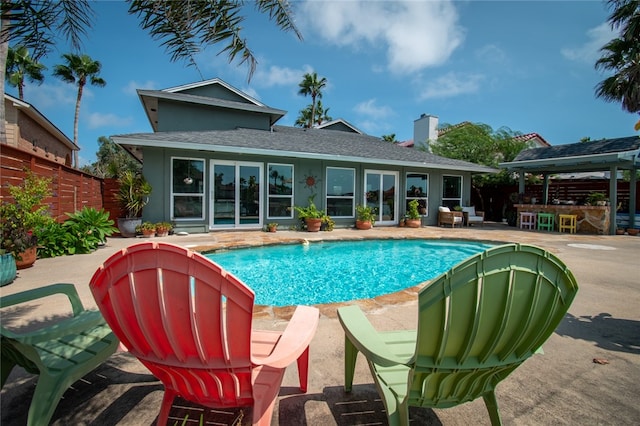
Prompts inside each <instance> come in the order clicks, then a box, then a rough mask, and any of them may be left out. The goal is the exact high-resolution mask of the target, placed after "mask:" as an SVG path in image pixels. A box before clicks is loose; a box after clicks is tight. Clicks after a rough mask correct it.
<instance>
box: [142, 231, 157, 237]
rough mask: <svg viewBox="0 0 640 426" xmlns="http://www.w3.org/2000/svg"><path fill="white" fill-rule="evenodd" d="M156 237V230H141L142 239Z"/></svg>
mask: <svg viewBox="0 0 640 426" xmlns="http://www.w3.org/2000/svg"><path fill="white" fill-rule="evenodd" d="M155 236H156V230H155V229H153V230H151V229H143V230H142V237H143V238H151V237H155Z"/></svg>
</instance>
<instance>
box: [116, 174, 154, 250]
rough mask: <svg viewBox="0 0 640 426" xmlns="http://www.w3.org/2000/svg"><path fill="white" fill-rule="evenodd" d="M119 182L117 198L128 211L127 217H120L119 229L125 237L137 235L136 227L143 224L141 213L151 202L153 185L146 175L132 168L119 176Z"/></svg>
mask: <svg viewBox="0 0 640 426" xmlns="http://www.w3.org/2000/svg"><path fill="white" fill-rule="evenodd" d="M118 184H120V189H119V190H118V192H117V193H116V195H115V198H116V201H118V203H120V206H121V207H122V209H123V210H124V211H125V212H126V216H125V217H123V218H122V217H121V218H118V229H119V230H120V234H121V235H122V236H123V237H135V235H136V232H135V230H136V227H137V226H140V225H141V224H142V218H141V217H140V213H141V212H142V208H143V207H144V206H146V205H147V203H148V202H149V194H151V185H150V184H149V182H147V180H146V179H145V178H144V176H142V175H141V174H138V173H134V172H132V171H130V170H127V171H125V172H124V173H123V174H122V176H120V177H119V178H118Z"/></svg>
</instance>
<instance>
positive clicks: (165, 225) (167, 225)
mask: <svg viewBox="0 0 640 426" xmlns="http://www.w3.org/2000/svg"><path fill="white" fill-rule="evenodd" d="M172 229H173V225H172V224H171V223H169V222H158V223H156V231H158V232H160V230H164V231H171V230H172Z"/></svg>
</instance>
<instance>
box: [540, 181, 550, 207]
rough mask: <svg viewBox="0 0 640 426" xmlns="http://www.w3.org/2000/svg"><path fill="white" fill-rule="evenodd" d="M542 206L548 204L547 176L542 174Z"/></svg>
mask: <svg viewBox="0 0 640 426" xmlns="http://www.w3.org/2000/svg"><path fill="white" fill-rule="evenodd" d="M542 204H543V205H545V206H546V205H547V204H549V174H548V173H544V174H543V175H542Z"/></svg>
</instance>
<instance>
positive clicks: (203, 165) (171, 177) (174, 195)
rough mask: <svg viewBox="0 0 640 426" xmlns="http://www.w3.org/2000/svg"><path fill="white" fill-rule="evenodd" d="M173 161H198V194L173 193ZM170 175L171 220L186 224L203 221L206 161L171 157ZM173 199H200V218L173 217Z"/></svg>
mask: <svg viewBox="0 0 640 426" xmlns="http://www.w3.org/2000/svg"><path fill="white" fill-rule="evenodd" d="M174 160H186V161H200V162H201V163H202V190H201V191H200V192H174V191H173V163H174ZM170 167H171V173H170V177H169V182H170V183H169V187H170V188H171V189H170V192H169V193H170V198H169V199H170V203H169V204H170V210H171V212H170V213H171V219H172V220H175V221H176V222H188V221H198V220H204V218H205V205H206V204H205V203H206V200H205V198H206V197H205V196H206V194H207V161H206V159H204V158H199V157H171V166H170ZM175 197H200V198H201V200H202V201H201V208H200V211H201V212H202V214H201V215H200V217H175V210H174V209H175Z"/></svg>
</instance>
